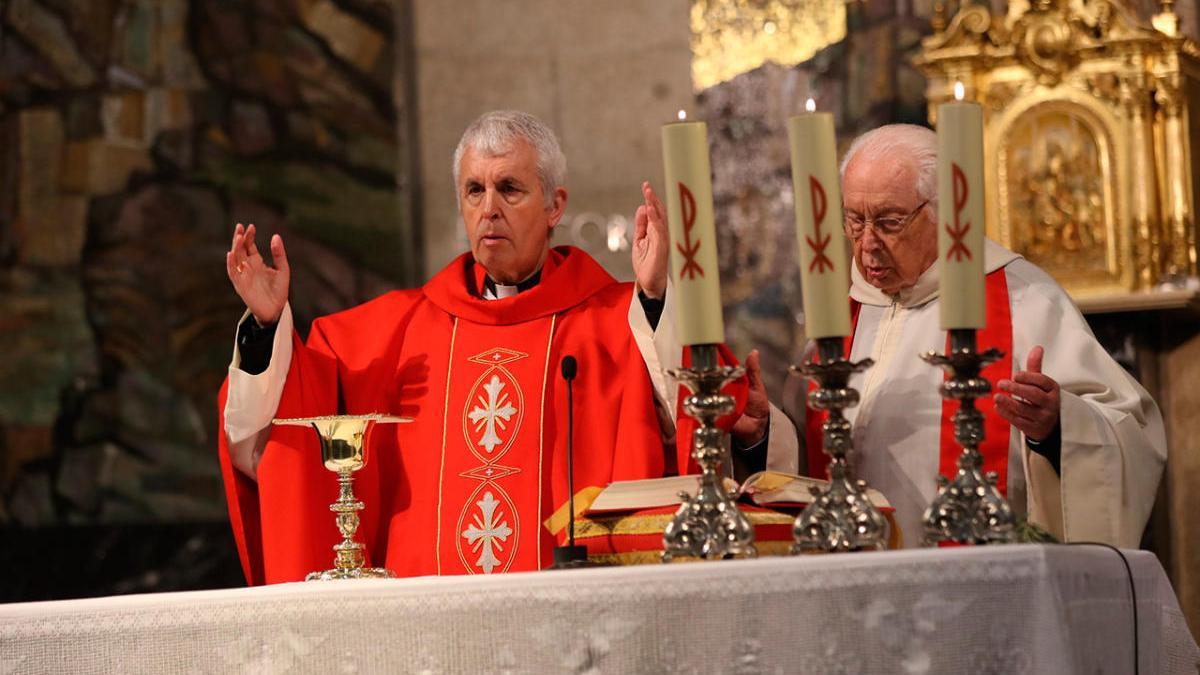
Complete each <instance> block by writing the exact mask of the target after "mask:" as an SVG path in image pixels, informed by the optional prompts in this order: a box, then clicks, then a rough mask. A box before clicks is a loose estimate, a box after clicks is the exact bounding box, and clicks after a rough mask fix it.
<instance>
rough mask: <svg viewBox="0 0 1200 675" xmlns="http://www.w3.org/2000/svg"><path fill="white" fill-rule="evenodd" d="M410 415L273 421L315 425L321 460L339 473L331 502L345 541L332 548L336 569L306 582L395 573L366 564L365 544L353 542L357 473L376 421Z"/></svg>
mask: <svg viewBox="0 0 1200 675" xmlns="http://www.w3.org/2000/svg"><path fill="white" fill-rule="evenodd" d="M411 421H412V418H410V417H396V416H393V415H383V414H380V413H372V414H369V415H329V416H327V417H298V418H292V419H276V420H272V423H274V424H286V425H292V426H302V427H312V428H313V429H316V431H317V437H318V438H319V439H320V440H321V459H322V461H324V462H325V468H326V469H329V470H330V471H333V472H334V473H336V474H337V476H338V487H339V492H338V498H337V501H335V502H334V503H332V504H330V505H329V510H330V511H333V512H334V513H336V514H337V528H338V531H340V532H341V533H342V541H341V543H339V544H335V545H334V547H333V550H334V558H333V569H328V570H325V571H324V572H310V573H309V575H308V576H307V577H305V581H328V580H330V579H378V578H384V577H391V576H395V575H393V574H392V573H391V572H389V571H388V570H387V569H385V568H383V567H363V545H362V544H360V543H358V542H357V541H354V534H355V532H357V531H358V512H359V511H362V510H363V503H362V502H360V501H358V499H356V498H355V497H354V489H353V483H354V472H355V471H358V470H359V469H361V468H363V467H364V466H366V464H367V455H366V439H367V432H368V431H370V429H371V428H372V426H373V425H374V424H375V423H383V424H394V423H399V422H411Z"/></svg>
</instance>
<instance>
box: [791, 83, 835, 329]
mask: <svg viewBox="0 0 1200 675" xmlns="http://www.w3.org/2000/svg"><path fill="white" fill-rule="evenodd" d="M808 103H809V105H808V106H807V108H808V110H809V112H808V113H805V114H802V115H795V116H792V117H790V118H788V121H787V130H788V142H789V144H790V145H791V151H792V189H793V194H794V195H795V198H794V199H793V203H794V204H795V208H796V243H797V245H798V246H799V249H800V280H801V285H802V293H803V295H804V321H805V325H804V332H805V334H806V335H807V336H808V337H810V338H825V337H838V336H842V335H849V334H850V305H849V299H848V295H849V292H850V267H849V259H848V256H847V255H846V233H845V230H844V229H843V218H842V188H841V185H840V183H839V182H838V168H837V141H836V139H835V137H834V133H833V115H832V114H830V113H816V112H812V110H813V109H814V108H815V107H816V106H815V105H813V100H812V99H811V98H810V99H808Z"/></svg>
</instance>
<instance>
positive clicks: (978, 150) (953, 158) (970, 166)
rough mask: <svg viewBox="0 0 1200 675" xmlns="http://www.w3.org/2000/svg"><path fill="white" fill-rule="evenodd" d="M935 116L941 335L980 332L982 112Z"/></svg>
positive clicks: (962, 107)
mask: <svg viewBox="0 0 1200 675" xmlns="http://www.w3.org/2000/svg"><path fill="white" fill-rule="evenodd" d="M954 97H955V99H956V101H955V102H954V103H943V104H942V105H940V106H938V112H937V137H938V143H937V152H938V261H939V262H940V264H941V270H940V276H941V290H940V295H941V321H942V329H943V330H951V329H956V328H983V327H984V324H985V323H986V319H985V314H984V309H985V308H984V301H983V297H984V295H983V231H984V227H985V222H984V203H983V108H981V107H980V106H979V104H977V103H969V102H965V101H963V100H962V98H963V86H962V83H961V82H959V83H956V84H955V85H954Z"/></svg>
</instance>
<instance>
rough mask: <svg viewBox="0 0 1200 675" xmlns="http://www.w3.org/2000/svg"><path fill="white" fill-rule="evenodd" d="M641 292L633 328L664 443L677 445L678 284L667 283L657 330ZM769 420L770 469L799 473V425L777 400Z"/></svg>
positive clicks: (680, 350)
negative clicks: (797, 426)
mask: <svg viewBox="0 0 1200 675" xmlns="http://www.w3.org/2000/svg"><path fill="white" fill-rule="evenodd" d="M638 292H639V289H638V288H637V286H636V285H635V286H634V290H633V298H632V300H631V301H630V304H629V330H630V331H631V332H632V333H633V337H634V340H635V341H636V342H637V346H638V351H640V352H641V353H642V359H643V360H644V361H645V362H646V370H647V372H649V374H650V381H651V382H652V383H653V384H654V402H655V407H656V408H657V411H658V421H659V426H660V428H661V431H662V435H663V443H664V444H666V445H668V446H671V447H673V446H674V445H675V412H676V410H677V407H676V404H677V400H676V399H677V398H678V394H679V384H678V383H677V382H676V381H675V380H674V378H672V377H671V376H670V375H668V374H667V371H668V370H671V369H674V368H679V367H680V365H682V361H683V344H682V342H681V341H680V339H679V331H678V329H677V328H676V326H675V301H674V297H675V293H674V286H673V285H672V284H671V283H670V282H669V281H668V282H667V291H666V293H665V294H664V296H663V311H662V316H661V317H659V319H658V327H657V328H655V329H652V328H650V322H649V321H648V320H647V319H646V312H645V310H643V309H642V303H641V300H639V299H638ZM767 423H768V424H769V425H770V438H769V439H768V441H767V467H766V468H767V469H770V470H772V471H782V472H784V473H791V474H795V473H799V472H800V439H799V436H798V435H797V433H796V426H795V424H793V423H792V420H791V418H789V417H788V416H787V415H786V414H784V412H783V411H782V410H780V409H779V408H777V407H776V406H775V404H774V403H772V404H771V416H770V419H769V420H768V422H767Z"/></svg>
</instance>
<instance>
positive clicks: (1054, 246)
mask: <svg viewBox="0 0 1200 675" xmlns="http://www.w3.org/2000/svg"><path fill="white" fill-rule="evenodd" d="M934 11H935V14H934V19H933V28H934V33H933V34H932V35H930V36H929V37H927V38H925V40H924V41H923V44H922V47H923V49H922V54H921V55H920V56H918V57H917V59H916V63H917V66H918V67H919V68H921V69H922V70H923V71H924V73H925V75H926V77H927V78H928V88H927V90H926V98H927V99H928V101H929V118H930V121H931V122H932V123H935V124H936V121H937V120H936V114H937V106H938V104H940V103H942V102H944V101H946V100H949V99H951V98H953V90H954V85H955V83H956V82H961V83H962V84H963V86H964V89H965V96H966V98H967V99H969V100H976V101H978V102H980V103H981V104H982V105H983V106H984V136H985V138H984V148H985V152H986V153H987V155H988V157H989V161H987V162H986V163H985V164H986V167H987V170H986V171H987V185H988V195H987V208H988V234H989V235H990V236H991V237H992V238H994V239H996V240H997V241H999V242H1001V243H1002V244H1004V245H1005V246H1007V247H1009V248H1011V249H1013V250H1015V251H1017V252H1019V253H1021V254H1022V255H1024V256H1026V257H1027V258H1028V259H1030V260H1031V261H1032V262H1034V263H1036V264H1038V265H1039V266H1041V267H1043V268H1044V269H1046V270H1047V271H1049V272H1050V273H1051V274H1053V275H1054V276H1055V278H1057V279H1058V281H1059V282H1060V283H1062V284H1063V285H1064V286H1065V287H1066V288H1067V290H1068V291H1069V292H1070V293H1071V294H1072V296H1073V297H1075V298H1076V299H1077V300H1081V301H1085V302H1086V300H1087V299H1089V298H1090V299H1097V300H1098V299H1101V298H1105V297H1107V298H1112V297H1113V296H1121V295H1128V294H1131V293H1134V292H1137V291H1146V290H1150V289H1155V288H1159V287H1160V285H1161V284H1162V283H1164V282H1169V283H1171V284H1172V285H1174V286H1175V287H1178V288H1185V287H1188V286H1190V285H1192V284H1194V283H1195V281H1194V280H1195V278H1196V275H1197V265H1196V258H1197V255H1196V254H1197V251H1196V221H1195V210H1194V209H1195V203H1196V196H1197V194H1198V187H1200V186H1198V185H1197V182H1196V181H1197V179H1198V178H1200V176H1198V175H1197V174H1198V172H1197V171H1195V170H1194V167H1193V159H1194V158H1193V152H1195V151H1197V150H1200V148H1198V147H1197V143H1198V142H1200V135H1198V134H1197V130H1196V127H1197V125H1198V123H1200V120H1192V122H1191V124H1189V118H1191V117H1195V116H1197V115H1200V60H1198V56H1200V50H1198V49H1197V47H1196V44H1195V43H1194V42H1192V41H1191V40H1189V39H1187V38H1185V37H1183V36H1181V35H1180V32H1179V27H1178V18H1177V17H1176V15H1175V14H1174V13H1173V11H1172V8H1171V4H1170V1H1169V0H1167V1H1166V2H1164V3H1163V6H1162V7H1161V12H1160V13H1159V14H1157V15H1156V16H1155V17H1154V18H1153V24H1152V25H1144V24H1142V23H1140V22H1139V21H1138V20H1137V19H1136V18H1134V17H1133V15H1132V14H1131V13H1130V11H1129V10H1128V9H1127V8H1126V7H1124V6H1123V5H1121V4H1119V3H1118V2H1114V1H1113V0H1070V1H1068V0H1034V2H1033V3H1032V5H1031V4H1030V3H1029V2H1028V1H1026V0H1013V1H1012V2H1010V4H1009V10H1008V13H1007V15H1004V16H1000V15H993V14H992V12H991V11H989V9H988V8H987V7H985V6H982V5H973V4H972V5H966V4H964V5H963V6H962V7H961V8H960V9H959V10H958V11H957V12H956V13H955V14H954V16H953V17H952V18H950V19H949V20H948V21H947V12H946V8H945V6H944V5H941V4H940V3H939V5H937V6H935V10H934ZM992 158H994V159H992ZM1139 295H1140V294H1139ZM1189 295H1190V294H1189ZM1081 304H1084V303H1081Z"/></svg>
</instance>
